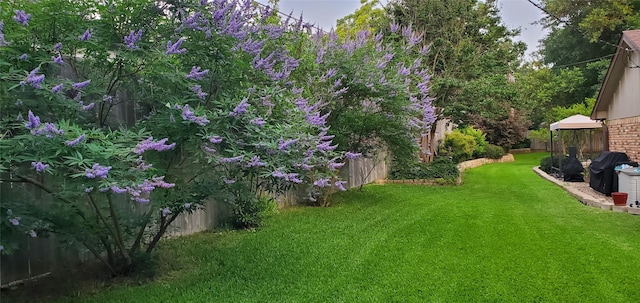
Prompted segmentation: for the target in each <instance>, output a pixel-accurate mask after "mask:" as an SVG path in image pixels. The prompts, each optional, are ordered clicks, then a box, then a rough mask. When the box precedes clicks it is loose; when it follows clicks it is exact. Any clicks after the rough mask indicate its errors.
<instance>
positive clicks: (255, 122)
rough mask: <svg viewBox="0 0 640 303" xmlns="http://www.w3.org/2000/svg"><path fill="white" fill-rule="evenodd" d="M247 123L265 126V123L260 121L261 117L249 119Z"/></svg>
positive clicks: (262, 120)
mask: <svg viewBox="0 0 640 303" xmlns="http://www.w3.org/2000/svg"><path fill="white" fill-rule="evenodd" d="M249 123H251V124H253V125H257V126H264V125H265V124H267V121H264V119H262V118H261V117H257V118H254V119H251V121H249Z"/></svg>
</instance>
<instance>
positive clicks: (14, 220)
mask: <svg viewBox="0 0 640 303" xmlns="http://www.w3.org/2000/svg"><path fill="white" fill-rule="evenodd" d="M9 222H10V223H11V225H13V226H18V225H20V217H13V218H11V219H9Z"/></svg>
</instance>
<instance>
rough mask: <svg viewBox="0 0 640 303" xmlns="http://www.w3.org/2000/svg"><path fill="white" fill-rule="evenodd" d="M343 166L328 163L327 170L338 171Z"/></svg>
mask: <svg viewBox="0 0 640 303" xmlns="http://www.w3.org/2000/svg"><path fill="white" fill-rule="evenodd" d="M343 166H344V163H335V162H330V163H329V169H330V170H336V169H338V168H340V167H343Z"/></svg>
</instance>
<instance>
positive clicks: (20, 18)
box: [13, 10, 31, 27]
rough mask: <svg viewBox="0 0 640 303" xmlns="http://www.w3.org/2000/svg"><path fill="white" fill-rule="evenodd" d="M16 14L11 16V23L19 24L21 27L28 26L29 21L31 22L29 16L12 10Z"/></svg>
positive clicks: (23, 12)
mask: <svg viewBox="0 0 640 303" xmlns="http://www.w3.org/2000/svg"><path fill="white" fill-rule="evenodd" d="M14 12H15V13H16V14H15V16H13V21H15V22H18V23H20V24H21V25H22V26H24V27H27V26H29V20H31V14H27V13H26V12H25V11H24V10H14Z"/></svg>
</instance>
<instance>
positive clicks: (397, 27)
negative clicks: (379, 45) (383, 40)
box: [389, 22, 400, 33]
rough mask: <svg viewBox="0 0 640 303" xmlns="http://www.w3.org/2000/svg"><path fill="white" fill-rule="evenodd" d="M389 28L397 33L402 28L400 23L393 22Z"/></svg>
mask: <svg viewBox="0 0 640 303" xmlns="http://www.w3.org/2000/svg"><path fill="white" fill-rule="evenodd" d="M389 29H390V30H391V32H392V33H396V32H398V29H400V25H399V24H398V23H395V22H391V24H389Z"/></svg>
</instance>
